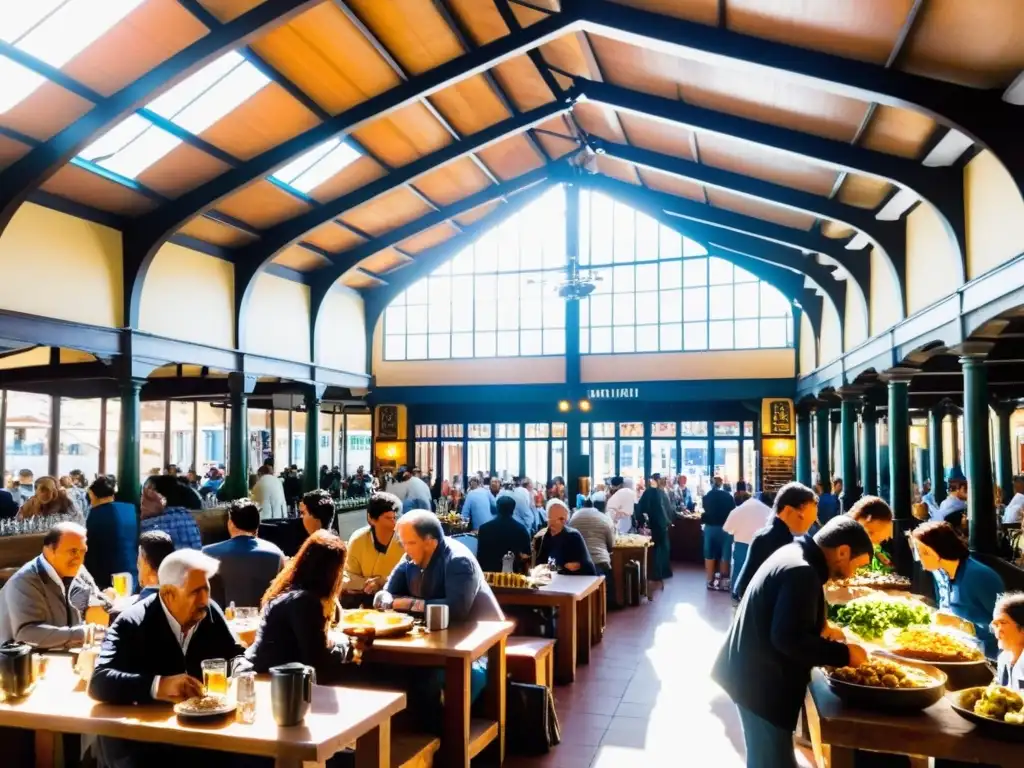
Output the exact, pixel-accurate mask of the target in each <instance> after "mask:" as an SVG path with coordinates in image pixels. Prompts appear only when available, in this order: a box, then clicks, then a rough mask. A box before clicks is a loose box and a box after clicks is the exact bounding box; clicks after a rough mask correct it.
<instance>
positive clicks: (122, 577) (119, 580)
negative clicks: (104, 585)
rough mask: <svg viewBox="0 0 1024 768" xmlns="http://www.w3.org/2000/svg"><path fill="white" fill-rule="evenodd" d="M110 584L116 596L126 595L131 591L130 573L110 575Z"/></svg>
mask: <svg viewBox="0 0 1024 768" xmlns="http://www.w3.org/2000/svg"><path fill="white" fill-rule="evenodd" d="M110 581H111V586H112V587H113V588H114V591H115V592H116V593H117V596H118V597H128V596H129V595H131V593H132V575H131V574H130V573H115V574H113V575H112V576H111V577H110Z"/></svg>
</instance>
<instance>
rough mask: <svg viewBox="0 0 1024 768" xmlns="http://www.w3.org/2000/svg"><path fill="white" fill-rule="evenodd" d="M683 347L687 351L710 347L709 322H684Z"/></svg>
mask: <svg viewBox="0 0 1024 768" xmlns="http://www.w3.org/2000/svg"><path fill="white" fill-rule="evenodd" d="M683 347H684V348H685V349H686V351H687V352H697V351H700V350H703V349H707V348H708V324H707V323H683Z"/></svg>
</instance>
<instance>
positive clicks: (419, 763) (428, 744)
mask: <svg viewBox="0 0 1024 768" xmlns="http://www.w3.org/2000/svg"><path fill="white" fill-rule="evenodd" d="M440 748H441V740H440V739H439V738H437V737H436V736H431V735H430V734H427V733H407V732H403V731H398V732H392V733H391V768H432V766H433V765H434V755H435V754H436V753H437V750H438V749H440Z"/></svg>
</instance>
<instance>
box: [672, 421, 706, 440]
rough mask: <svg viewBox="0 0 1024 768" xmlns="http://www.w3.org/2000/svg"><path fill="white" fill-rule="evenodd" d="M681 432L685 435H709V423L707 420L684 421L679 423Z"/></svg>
mask: <svg viewBox="0 0 1024 768" xmlns="http://www.w3.org/2000/svg"><path fill="white" fill-rule="evenodd" d="M679 434H680V435H682V436H683V437H707V436H708V423H707V422H706V421H684V422H682V423H681V424H680V425H679Z"/></svg>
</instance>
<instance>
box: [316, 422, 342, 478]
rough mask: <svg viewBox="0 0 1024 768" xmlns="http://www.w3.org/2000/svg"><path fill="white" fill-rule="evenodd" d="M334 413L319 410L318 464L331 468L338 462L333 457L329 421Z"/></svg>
mask: <svg viewBox="0 0 1024 768" xmlns="http://www.w3.org/2000/svg"><path fill="white" fill-rule="evenodd" d="M333 416H334V414H332V413H329V412H328V413H324V412H323V411H321V412H320V453H319V455H320V466H323V465H325V464H326V465H327V468H328V469H332V468H333V467H334V466H335V465H336V464H338V461H337V459H335V458H334V449H333V448H332V447H331V429H332V427H331V422H332V418H333Z"/></svg>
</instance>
